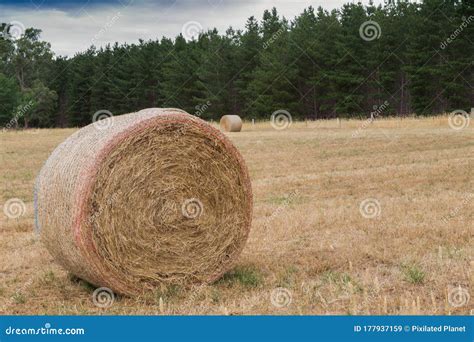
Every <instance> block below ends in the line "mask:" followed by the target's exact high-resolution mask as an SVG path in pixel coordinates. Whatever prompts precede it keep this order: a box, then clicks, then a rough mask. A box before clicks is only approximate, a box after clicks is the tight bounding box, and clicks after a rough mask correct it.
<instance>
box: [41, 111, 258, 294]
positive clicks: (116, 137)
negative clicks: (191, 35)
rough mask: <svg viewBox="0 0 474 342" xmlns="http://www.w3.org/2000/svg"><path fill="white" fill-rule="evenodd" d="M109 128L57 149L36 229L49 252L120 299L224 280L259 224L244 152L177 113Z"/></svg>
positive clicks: (121, 119)
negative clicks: (254, 214)
mask: <svg viewBox="0 0 474 342" xmlns="http://www.w3.org/2000/svg"><path fill="white" fill-rule="evenodd" d="M106 120H111V122H110V125H109V127H107V128H106V129H98V128H97V126H95V125H94V124H91V125H89V126H87V127H84V128H82V129H80V130H78V131H77V132H75V133H74V134H73V135H72V136H70V137H69V138H68V139H67V140H66V141H64V142H63V143H62V144H61V145H59V146H58V147H57V148H56V150H54V152H53V153H52V154H51V156H50V157H49V159H48V160H47V162H46V164H45V165H44V166H43V168H42V170H41V172H40V174H39V176H38V179H37V184H36V191H35V211H36V222H37V227H36V228H37V229H38V230H39V232H40V234H41V240H42V241H43V243H44V244H45V245H46V247H47V249H48V250H49V251H50V253H51V254H52V255H53V257H54V258H55V259H56V261H57V262H58V263H60V264H61V265H62V266H63V267H64V268H66V269H67V270H69V271H70V272H71V273H73V274H75V275H76V276H78V277H80V278H82V279H85V280H87V281H89V282H90V283H92V284H95V285H97V286H105V287H109V288H111V289H112V290H114V291H115V292H117V293H122V294H129V295H132V294H139V293H142V292H143V291H147V290H153V289H154V288H156V287H157V286H162V285H167V284H180V285H183V284H185V285H190V284H192V283H209V282H213V281H215V280H216V279H218V278H219V277H221V276H222V274H224V273H225V272H226V271H227V270H229V269H230V268H231V267H232V266H233V264H234V262H235V261H236V258H237V257H238V255H239V254H240V252H241V251H242V249H243V247H244V244H245V242H246V240H247V236H248V234H249V230H250V225H251V216H252V191H251V185H250V179H249V175H248V171H247V168H246V166H245V163H244V161H243V159H242V157H241V155H240V153H239V152H238V151H237V149H236V148H235V147H234V146H233V145H232V143H231V142H230V141H229V139H227V138H226V137H225V136H224V134H222V133H221V132H220V131H219V130H217V129H215V128H213V127H211V126H210V125H209V124H207V123H206V122H204V121H202V120H201V119H198V118H196V117H194V116H191V115H189V114H187V113H185V112H183V111H180V110H177V109H159V108H152V109H146V110H142V111H140V112H136V113H132V114H126V115H121V116H116V117H113V118H111V119H106Z"/></svg>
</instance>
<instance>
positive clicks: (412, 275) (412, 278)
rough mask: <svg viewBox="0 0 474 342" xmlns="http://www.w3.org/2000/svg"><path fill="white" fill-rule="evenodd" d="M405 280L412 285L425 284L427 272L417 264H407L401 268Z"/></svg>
mask: <svg viewBox="0 0 474 342" xmlns="http://www.w3.org/2000/svg"><path fill="white" fill-rule="evenodd" d="M401 269H402V272H403V275H404V277H405V280H406V281H408V282H409V283H411V284H423V283H424V281H425V272H424V271H423V270H422V269H421V267H420V266H419V265H417V264H405V265H402V266H401Z"/></svg>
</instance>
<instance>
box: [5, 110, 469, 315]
mask: <svg viewBox="0 0 474 342" xmlns="http://www.w3.org/2000/svg"><path fill="white" fill-rule="evenodd" d="M366 126H367V127H366ZM73 132H74V130H73V129H51V130H34V131H27V132H3V133H2V132H0V184H1V190H0V205H2V204H4V203H5V202H6V201H7V200H8V199H11V198H19V199H21V200H23V201H24V202H25V203H26V212H25V214H24V215H23V216H21V217H20V218H18V219H10V218H7V217H6V216H5V215H4V213H3V211H0V255H1V259H0V314H72V315H74V314H354V315H357V314H387V313H388V314H436V315H439V314H469V313H471V314H472V312H473V311H472V309H473V308H474V304H473V303H474V299H473V298H469V297H470V295H472V290H473V277H474V276H473V270H474V265H473V262H472V261H471V260H472V252H473V242H472V241H473V240H472V238H473V221H474V220H473V219H474V211H473V207H474V195H473V185H474V168H473V166H474V139H473V138H474V127H473V125H472V123H471V126H470V127H467V128H464V129H463V130H460V131H456V130H453V129H451V128H450V127H449V125H448V121H447V118H446V117H438V118H435V119H431V118H430V119H424V120H418V119H404V120H399V119H390V120H377V121H375V122H374V123H372V124H370V125H367V123H366V122H363V121H356V120H353V121H342V127H341V128H339V125H338V122H336V121H315V122H307V123H305V122H299V123H293V125H292V126H291V127H290V128H288V129H286V130H283V131H277V130H274V129H273V128H272V127H271V126H270V124H269V123H258V124H256V125H255V126H252V125H251V124H249V123H247V124H246V125H245V126H244V131H243V132H241V133H232V134H229V136H230V138H231V139H232V141H233V142H234V143H235V144H236V145H237V147H238V148H239V149H240V151H241V152H242V154H243V156H244V157H245V159H246V161H247V164H248V167H249V169H250V174H251V178H252V182H253V189H254V201H255V206H254V219H253V226H252V231H251V234H250V237H249V241H248V244H247V246H246V247H245V249H244V252H243V254H242V256H241V258H240V259H239V261H238V264H237V267H236V268H235V269H234V270H233V271H232V272H230V273H228V274H226V275H225V276H224V278H223V279H221V280H220V281H218V282H217V283H215V284H212V285H209V286H201V287H195V288H192V289H184V288H181V287H171V288H167V289H161V290H159V291H157V292H156V293H155V294H153V295H149V296H146V297H140V298H126V297H118V298H116V300H115V302H114V303H113V305H112V306H111V307H109V308H99V307H96V306H95V305H94V304H93V302H92V293H93V291H94V288H93V287H92V286H91V285H89V284H87V283H85V282H83V281H81V280H78V279H75V278H74V277H72V276H70V275H69V274H68V273H67V272H66V271H64V270H63V269H61V268H60V267H59V266H58V265H56V264H55V263H54V262H53V260H52V258H51V256H50V255H49V253H48V252H47V251H46V249H45V248H44V247H42V245H41V242H40V241H39V240H38V239H37V237H36V236H35V233H34V229H33V226H34V215H33V184H34V179H35V177H36V174H37V172H38V171H39V169H40V168H41V166H42V164H43V163H44V161H45V160H46V158H47V157H48V155H49V153H50V152H51V151H52V150H53V149H54V148H55V147H56V145H57V144H59V143H60V142H62V141H63V140H64V139H65V138H66V137H67V136H69V135H70V134H71V133H73ZM364 210H365V211H364ZM160 298H161V299H160ZM272 298H273V300H272Z"/></svg>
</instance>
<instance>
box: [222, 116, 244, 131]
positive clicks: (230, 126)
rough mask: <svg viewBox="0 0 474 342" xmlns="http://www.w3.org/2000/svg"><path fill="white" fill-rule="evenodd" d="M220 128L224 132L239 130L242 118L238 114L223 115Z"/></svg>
mask: <svg viewBox="0 0 474 342" xmlns="http://www.w3.org/2000/svg"><path fill="white" fill-rule="evenodd" d="M220 125H221V128H222V129H223V130H224V131H226V132H240V131H241V130H242V119H241V118H240V116H238V115H224V116H223V117H222V118H221V121H220Z"/></svg>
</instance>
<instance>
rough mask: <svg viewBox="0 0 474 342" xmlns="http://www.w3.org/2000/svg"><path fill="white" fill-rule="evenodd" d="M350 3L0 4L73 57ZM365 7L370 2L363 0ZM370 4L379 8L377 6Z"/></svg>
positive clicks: (66, 0) (125, 0) (3, 15)
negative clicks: (92, 49) (268, 12)
mask: <svg viewBox="0 0 474 342" xmlns="http://www.w3.org/2000/svg"><path fill="white" fill-rule="evenodd" d="M347 2H358V1H351V0H317V1H309V0H293V1H290V0H280V1H270V0H254V1H250V0H243V1H239V0H235V1H231V0H195V1H192V0H159V1H150V0H147V1H140V0H105V1H92V0H90V1H89V0H63V1H60V0H17V1H13V0H0V22H11V23H14V25H17V26H18V27H19V28H20V29H22V27H35V28H39V29H41V30H42V31H43V33H42V38H43V39H44V40H46V41H48V42H50V43H51V46H52V49H53V51H54V52H55V53H56V54H57V55H64V56H73V55H74V53H76V52H79V51H83V50H85V49H87V48H88V47H89V46H91V45H92V44H93V43H94V45H96V46H103V45H105V44H107V43H113V42H115V41H118V42H120V43H123V42H127V43H136V42H137V41H138V39H140V38H141V39H144V40H148V39H156V38H161V37H162V36H166V37H170V38H174V37H175V36H177V35H178V34H179V33H180V32H183V31H184V32H183V33H185V34H188V35H192V34H194V33H195V32H197V31H198V30H200V29H201V28H202V29H204V30H206V29H208V28H213V27H217V28H218V29H219V31H221V32H223V31H225V30H226V29H227V28H228V27H229V26H232V27H234V28H236V29H239V28H243V27H244V24H245V21H246V20H247V18H248V17H250V16H251V15H254V16H255V17H256V18H258V19H261V17H262V13H263V11H264V10H265V9H270V8H271V7H273V6H275V7H276V8H277V9H278V11H279V12H280V14H282V15H284V16H285V17H286V18H287V19H290V20H291V19H293V18H294V17H295V16H297V15H298V14H299V13H301V12H302V11H303V9H304V8H306V7H308V6H310V5H312V6H313V7H315V8H317V7H318V6H322V7H323V8H325V9H328V10H331V9H333V8H339V7H341V6H342V5H343V4H344V3H347ZM362 3H363V4H367V3H368V0H363V1H362ZM374 3H375V4H376V5H377V4H380V3H383V0H375V1H374Z"/></svg>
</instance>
